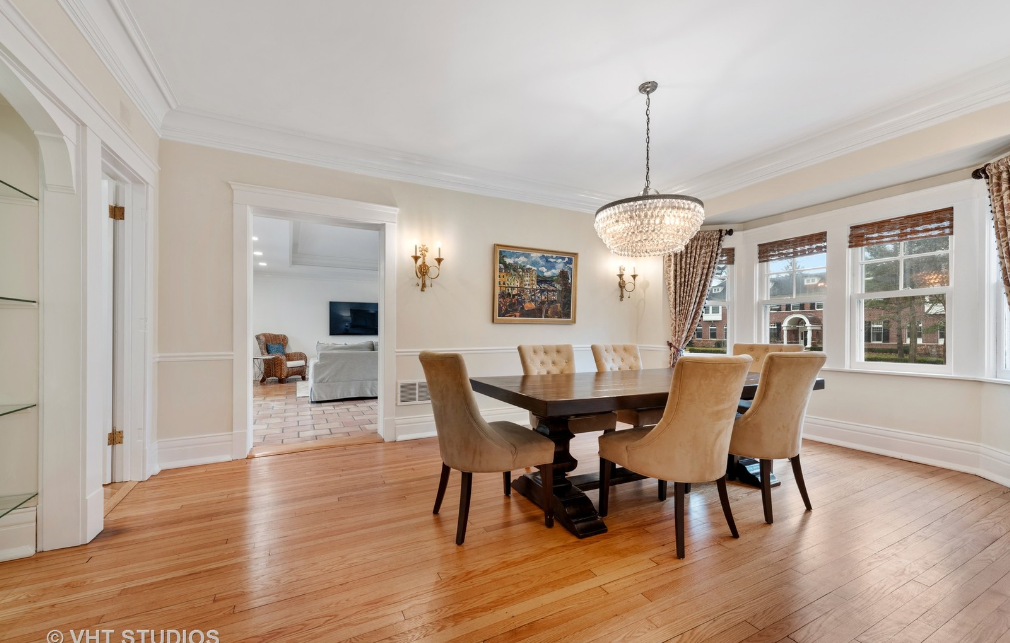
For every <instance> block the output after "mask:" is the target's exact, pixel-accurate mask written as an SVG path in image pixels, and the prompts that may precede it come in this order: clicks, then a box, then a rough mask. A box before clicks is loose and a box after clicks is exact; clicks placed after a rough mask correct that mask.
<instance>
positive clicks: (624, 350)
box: [592, 344, 642, 373]
mask: <svg viewBox="0 0 1010 643" xmlns="http://www.w3.org/2000/svg"><path fill="white" fill-rule="evenodd" d="M592 349H593V359H595V360H596V370H597V371H599V372H600V373H603V372H604V371H640V370H642V354H641V353H639V352H638V344H593V346H592Z"/></svg>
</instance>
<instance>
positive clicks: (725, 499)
mask: <svg viewBox="0 0 1010 643" xmlns="http://www.w3.org/2000/svg"><path fill="white" fill-rule="evenodd" d="M715 484H716V486H717V487H719V502H721V503H722V513H723V514H725V515H726V524H727V525H729V533H731V534H733V537H734V538H739V537H740V533H739V532H738V531H737V530H736V521H735V520H733V510H732V509H730V506H729V493H727V492H726V476H723V477H721V478H719V479H718V480H716V481H715Z"/></svg>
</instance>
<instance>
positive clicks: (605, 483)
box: [598, 458, 613, 518]
mask: <svg viewBox="0 0 1010 643" xmlns="http://www.w3.org/2000/svg"><path fill="white" fill-rule="evenodd" d="M612 470H613V467H612V466H610V461H609V460H604V459H603V458H600V507H599V511H598V513H599V514H600V517H601V518H606V517H607V511H609V509H610V472H611V471H612Z"/></svg>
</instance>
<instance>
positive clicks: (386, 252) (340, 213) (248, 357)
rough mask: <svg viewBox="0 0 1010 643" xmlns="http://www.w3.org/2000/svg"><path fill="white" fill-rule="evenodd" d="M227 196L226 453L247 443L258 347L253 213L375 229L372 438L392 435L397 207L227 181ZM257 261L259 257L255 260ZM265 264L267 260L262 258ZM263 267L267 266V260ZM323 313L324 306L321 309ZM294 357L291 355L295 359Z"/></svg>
mask: <svg viewBox="0 0 1010 643" xmlns="http://www.w3.org/2000/svg"><path fill="white" fill-rule="evenodd" d="M231 186H232V189H233V191H234V199H233V239H234V244H233V248H232V249H233V266H234V272H233V283H234V300H233V311H234V315H233V321H234V326H233V347H234V349H233V380H232V384H233V391H234V397H233V407H232V409H233V413H232V415H233V427H232V458H233V459H239V458H245V457H247V456H248V455H249V454H250V451H251V450H252V448H253V438H254V436H253V396H252V388H251V386H250V385H249V383H250V382H251V381H252V380H253V370H254V364H253V361H254V360H253V356H254V355H256V354H258V353H259V348H258V344H254V343H253V341H252V338H253V337H254V336H255V335H256V334H257V333H260V332H261V331H259V330H256V331H254V330H253V285H254V281H253V279H254V275H253V268H254V265H253V262H254V259H256V258H257V257H258V255H253V252H255V249H254V241H253V239H252V237H254V236H257V235H255V234H254V233H253V220H254V216H262V217H267V218H275V219H276V218H280V219H286V220H289V221H293V222H301V223H316V224H323V225H328V226H333V225H337V226H342V227H345V228H352V229H359V230H371V231H374V232H376V233H377V234H378V244H377V245H378V270H377V273H378V297H377V300H376V301H377V309H378V310H377V311H376V316H377V318H378V328H377V330H378V333H377V335H376V337H377V338H378V342H377V346H376V348H377V350H376V351H375V352H376V359H377V362H378V400H379V401H378V409H377V413H376V414H375V415H377V418H376V422H375V424H376V432H377V434H378V438H381V439H383V440H395V439H396V428H395V420H394V418H395V401H396V400H395V397H394V392H395V371H396V362H395V350H394V349H395V346H396V297H395V291H396V288H395V285H396V284H395V269H396V253H395V252H394V248H395V244H396V217H397V212H398V208H396V207H391V206H384V205H378V204H374V203H363V202H359V201H349V200H346V199H340V198H337V197H328V196H321V195H315V194H305V193H299V192H291V191H288V190H279V189H276V188H265V187H260V186H252V185H246V184H239V183H232V184H231ZM257 263H259V262H258V261H257ZM266 263H268V264H269V262H266ZM268 267H269V266H268ZM326 314H327V315H328V311H327V313H326ZM296 361H297V360H296Z"/></svg>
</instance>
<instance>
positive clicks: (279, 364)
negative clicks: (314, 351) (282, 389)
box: [256, 333, 308, 384]
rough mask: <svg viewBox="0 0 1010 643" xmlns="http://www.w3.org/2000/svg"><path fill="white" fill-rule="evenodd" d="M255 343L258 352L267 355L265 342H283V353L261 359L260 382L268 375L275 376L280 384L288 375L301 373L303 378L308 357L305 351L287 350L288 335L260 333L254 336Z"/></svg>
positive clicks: (264, 380)
mask: <svg viewBox="0 0 1010 643" xmlns="http://www.w3.org/2000/svg"><path fill="white" fill-rule="evenodd" d="M256 343H257V344H259V347H260V354H261V355H267V354H268V353H267V344H283V345H284V355H276V356H274V357H273V358H272V359H265V360H263V377H261V378H260V384H263V383H264V382H266V381H267V378H268V377H276V378H277V381H278V382H280V383H281V384H283V383H284V381H285V380H286V379H287V378H289V377H294V376H295V375H301V376H302V380H303V381H304V380H305V373H306V369H307V368H308V358H307V357H306V356H305V353H292V352H290V351H288V336H287V335H275V334H273V333H260V334H259V335H257V336H256Z"/></svg>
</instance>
